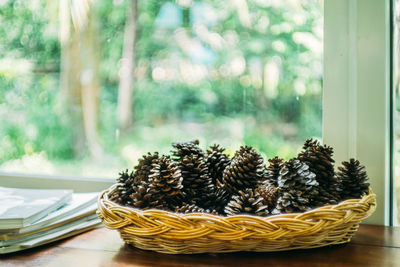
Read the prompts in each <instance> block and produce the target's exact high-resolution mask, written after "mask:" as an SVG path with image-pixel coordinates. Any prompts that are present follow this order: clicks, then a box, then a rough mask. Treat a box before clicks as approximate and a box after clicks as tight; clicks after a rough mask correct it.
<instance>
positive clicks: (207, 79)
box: [0, 0, 323, 177]
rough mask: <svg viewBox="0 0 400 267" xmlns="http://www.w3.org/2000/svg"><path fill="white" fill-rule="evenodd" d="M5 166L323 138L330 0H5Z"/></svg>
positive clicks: (50, 170)
mask: <svg viewBox="0 0 400 267" xmlns="http://www.w3.org/2000/svg"><path fill="white" fill-rule="evenodd" d="M0 5H1V6H0V14H1V23H2V27H1V28H0V36H1V38H0V46H1V49H0V54H1V55H0V117H1V124H0V170H3V171H11V172H29V173H32V172H34V173H47V174H60V173H62V174H75V175H85V176H110V177H114V176H115V175H116V173H117V172H118V171H119V170H120V169H123V168H126V167H127V166H129V167H131V166H133V164H135V162H137V159H138V158H139V157H140V156H141V155H142V154H144V153H146V152H147V151H159V152H161V153H166V152H168V151H169V150H170V143H171V142H172V141H177V140H189V139H194V138H198V139H200V142H201V145H203V147H206V146H208V145H211V144H213V143H220V144H222V145H224V146H225V147H226V148H227V149H228V152H232V151H234V150H235V149H237V148H238V147H239V146H240V145H241V144H247V145H252V146H254V147H256V148H257V149H259V150H260V151H261V152H263V153H264V154H265V155H266V156H267V157H271V156H275V155H279V156H281V157H285V158H288V157H291V156H293V155H295V154H296V151H297V150H298V149H299V148H300V147H301V144H302V142H303V141H304V139H306V138H308V137H320V136H321V85H322V38H323V36H322V35H323V31H322V28H323V23H322V21H323V17H322V1H311V0H309V1H300V0H299V1H275V0H269V1H260V0H253V1H246V0H233V1H231V2H230V3H229V4H227V3H226V1H192V0H177V1H156V0H151V1H149V0H146V1H144V0H131V1H126V0H104V1H90V0H83V1H67V0H60V1H45V0H38V1H7V0H6V1H1V3H0Z"/></svg>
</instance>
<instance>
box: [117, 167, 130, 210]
mask: <svg viewBox="0 0 400 267" xmlns="http://www.w3.org/2000/svg"><path fill="white" fill-rule="evenodd" d="M117 181H118V183H120V184H119V185H118V187H117V190H118V198H117V202H118V203H119V204H121V205H124V206H125V205H126V206H132V201H131V198H130V197H129V196H130V194H132V193H133V192H134V188H133V187H134V177H133V173H132V172H131V173H129V172H128V169H127V170H126V171H122V172H120V173H119V178H118V179H117Z"/></svg>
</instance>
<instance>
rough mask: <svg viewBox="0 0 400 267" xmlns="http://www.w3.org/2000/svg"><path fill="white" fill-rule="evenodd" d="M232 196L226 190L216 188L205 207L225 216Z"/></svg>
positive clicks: (204, 204)
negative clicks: (225, 210)
mask: <svg viewBox="0 0 400 267" xmlns="http://www.w3.org/2000/svg"><path fill="white" fill-rule="evenodd" d="M231 197H232V195H231V194H230V193H228V192H227V191H226V190H225V189H224V188H215V191H214V192H213V194H211V195H210V197H209V199H208V200H207V201H205V202H204V203H203V207H205V208H208V209H210V210H215V211H216V212H218V214H221V215H222V214H224V209H225V206H226V204H228V202H229V201H230V199H231Z"/></svg>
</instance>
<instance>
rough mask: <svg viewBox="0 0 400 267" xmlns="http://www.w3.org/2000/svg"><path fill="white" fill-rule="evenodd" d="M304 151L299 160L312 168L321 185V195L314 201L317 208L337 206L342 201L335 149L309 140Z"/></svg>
mask: <svg viewBox="0 0 400 267" xmlns="http://www.w3.org/2000/svg"><path fill="white" fill-rule="evenodd" d="M303 148H304V151H302V152H301V153H299V155H298V158H299V159H300V160H301V161H303V162H305V163H306V164H307V165H308V166H310V171H311V172H313V173H315V175H316V179H317V181H318V183H319V191H320V193H319V194H318V196H316V198H315V199H313V202H314V204H315V205H316V206H323V205H325V204H337V203H338V202H339V200H340V192H339V186H338V180H337V178H336V176H335V169H334V162H335V161H334V160H333V158H332V155H333V149H332V147H329V146H326V145H323V146H322V145H320V144H319V142H318V141H317V140H313V139H308V140H306V142H305V143H304V146H303Z"/></svg>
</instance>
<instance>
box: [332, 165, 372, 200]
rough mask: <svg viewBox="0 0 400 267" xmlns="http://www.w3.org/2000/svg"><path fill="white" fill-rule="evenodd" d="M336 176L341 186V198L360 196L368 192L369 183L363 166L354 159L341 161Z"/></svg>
mask: <svg viewBox="0 0 400 267" xmlns="http://www.w3.org/2000/svg"><path fill="white" fill-rule="evenodd" d="M338 169H339V172H338V174H337V177H338V179H339V181H340V184H341V188H342V190H343V191H342V196H341V197H342V199H343V200H345V199H352V198H361V197H362V196H363V195H364V194H368V190H369V189H368V188H369V183H367V182H366V181H367V180H368V175H367V172H366V171H365V167H364V166H362V165H360V162H359V161H358V160H355V159H350V161H348V162H346V161H344V162H342V167H339V168H338Z"/></svg>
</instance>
